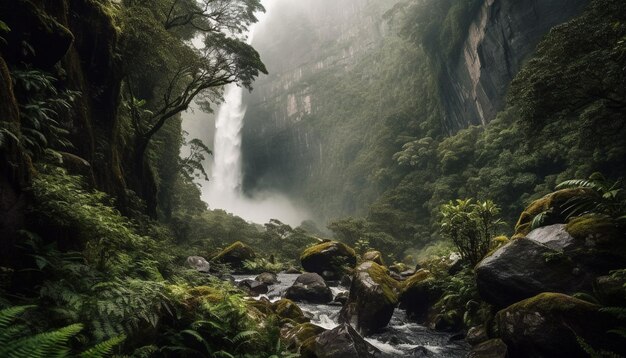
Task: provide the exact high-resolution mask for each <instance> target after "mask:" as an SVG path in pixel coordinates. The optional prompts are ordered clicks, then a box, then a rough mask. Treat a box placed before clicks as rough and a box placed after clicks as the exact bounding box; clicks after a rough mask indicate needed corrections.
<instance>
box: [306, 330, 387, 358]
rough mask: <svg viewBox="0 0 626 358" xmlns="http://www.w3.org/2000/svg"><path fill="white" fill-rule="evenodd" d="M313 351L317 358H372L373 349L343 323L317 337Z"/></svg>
mask: <svg viewBox="0 0 626 358" xmlns="http://www.w3.org/2000/svg"><path fill="white" fill-rule="evenodd" d="M314 351H315V355H316V356H317V357H318V358H366V357H373V356H374V355H373V353H374V351H375V348H373V347H371V346H370V345H369V344H368V343H367V342H366V341H365V340H364V339H363V337H361V336H360V335H359V333H358V332H357V331H355V330H354V328H352V326H350V325H349V324H345V323H344V324H342V325H339V326H337V327H335V328H333V329H332V330H330V331H326V332H323V333H321V334H320V335H318V336H317V338H316V339H315V347H314Z"/></svg>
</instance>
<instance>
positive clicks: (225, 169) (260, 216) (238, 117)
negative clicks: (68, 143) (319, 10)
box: [202, 0, 310, 225]
mask: <svg viewBox="0 0 626 358" xmlns="http://www.w3.org/2000/svg"><path fill="white" fill-rule="evenodd" d="M274 3H275V1H269V0H264V1H263V6H265V8H266V10H267V12H266V14H265V15H267V13H269V12H270V9H271V7H272V6H273V4H274ZM258 17H259V23H260V22H262V19H263V18H264V17H265V16H263V14H259V16H258ZM253 34H254V29H251V31H250V36H249V38H248V43H251V42H252V35H253ZM261 56H262V54H261ZM245 114H246V108H245V105H244V104H243V89H242V88H241V87H238V86H237V85H235V84H231V85H229V86H227V87H226V89H225V91H224V103H222V105H221V106H220V108H219V110H218V112H217V118H216V120H215V136H214V140H213V158H212V159H213V161H212V163H211V169H210V173H211V174H210V176H211V180H210V181H209V182H208V183H206V184H203V186H202V200H204V201H205V202H206V203H208V204H209V207H210V208H211V209H223V210H226V211H228V212H231V213H233V214H235V215H238V216H240V217H242V218H244V219H246V220H248V221H253V222H256V223H261V224H262V223H266V222H268V221H269V220H270V219H279V220H281V221H283V222H285V223H287V224H290V225H299V224H300V223H301V222H302V220H304V219H307V218H309V217H310V216H309V214H308V212H307V211H306V210H303V209H301V208H298V207H296V206H294V205H293V203H292V202H291V201H290V200H289V199H288V198H287V197H286V196H284V195H282V194H280V193H275V192H271V193H270V192H263V193H256V195H254V196H253V197H247V196H246V195H244V193H243V191H242V181H243V173H242V163H241V160H242V158H241V140H242V138H241V130H242V128H243V118H244V116H245Z"/></svg>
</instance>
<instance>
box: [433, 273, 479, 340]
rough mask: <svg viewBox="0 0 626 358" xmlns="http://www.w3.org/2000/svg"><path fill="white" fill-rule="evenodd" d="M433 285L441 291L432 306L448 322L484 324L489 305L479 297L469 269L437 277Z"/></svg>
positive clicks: (470, 325) (469, 325)
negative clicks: (438, 298)
mask: <svg viewBox="0 0 626 358" xmlns="http://www.w3.org/2000/svg"><path fill="white" fill-rule="evenodd" d="M434 285H435V286H436V287H438V288H439V289H440V290H441V291H442V292H443V294H442V296H441V299H440V300H439V301H438V302H437V303H436V304H435V306H434V308H435V309H436V310H437V311H438V312H439V314H441V315H443V316H444V317H445V318H446V319H447V320H448V321H449V322H462V324H463V326H464V327H466V328H469V327H472V326H476V325H481V324H484V323H485V322H486V321H487V320H488V319H489V316H490V307H489V305H487V304H486V303H484V302H483V301H482V299H481V298H480V295H479V294H478V289H477V288H476V278H475V276H474V274H473V272H472V271H471V270H469V269H465V270H463V271H461V272H459V273H457V274H455V275H453V276H443V277H438V278H437V279H436V280H435V282H434Z"/></svg>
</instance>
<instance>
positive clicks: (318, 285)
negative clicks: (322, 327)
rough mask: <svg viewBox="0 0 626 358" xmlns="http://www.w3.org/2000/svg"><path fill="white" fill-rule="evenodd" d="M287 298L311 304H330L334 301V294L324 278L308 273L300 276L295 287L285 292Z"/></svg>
mask: <svg viewBox="0 0 626 358" xmlns="http://www.w3.org/2000/svg"><path fill="white" fill-rule="evenodd" d="M285 298H289V299H291V300H294V301H304V302H311V303H328V302H330V301H332V300H333V294H332V292H331V290H330V288H329V287H328V285H326V282H325V281H324V279H323V278H322V276H320V275H318V274H316V273H311V272H307V273H304V274H302V275H300V276H298V278H297V279H296V281H295V282H294V283H293V285H292V286H291V287H289V288H288V289H287V291H285Z"/></svg>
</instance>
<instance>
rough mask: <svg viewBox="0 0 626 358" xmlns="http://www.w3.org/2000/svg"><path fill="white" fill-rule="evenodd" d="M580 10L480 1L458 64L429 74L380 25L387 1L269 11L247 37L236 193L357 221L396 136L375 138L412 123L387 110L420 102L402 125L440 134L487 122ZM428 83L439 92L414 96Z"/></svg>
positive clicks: (531, 1) (568, 3) (567, 0)
mask: <svg viewBox="0 0 626 358" xmlns="http://www.w3.org/2000/svg"><path fill="white" fill-rule="evenodd" d="M587 2H588V1H587V0H549V1H536V0H522V1H513V0H484V2H483V3H482V5H481V7H480V9H479V11H477V13H476V15H475V16H474V17H473V18H472V19H471V21H470V22H469V24H470V25H469V27H468V29H467V30H464V31H462V34H464V35H465V36H466V38H465V40H464V41H462V42H461V44H462V45H461V49H460V51H458V56H456V57H453V58H444V59H442V60H438V59H434V61H438V66H441V67H440V69H441V70H440V71H439V72H438V73H436V74H433V73H434V71H430V74H429V73H428V71H429V70H428V69H425V68H426V64H425V60H424V54H423V50H422V49H421V48H416V46H415V45H412V44H409V43H408V42H403V41H402V40H399V38H398V36H397V32H398V29H397V28H395V27H394V26H395V24H394V23H393V22H391V23H388V22H387V20H384V17H385V16H384V14H385V13H386V12H387V11H388V10H389V9H390V8H392V7H393V6H394V5H395V4H397V3H399V1H398V0H395V1H394V0H389V1H383V2H378V1H368V0H353V1H350V2H335V1H329V0H324V1H312V0H309V1H302V2H298V3H293V2H287V1H282V2H279V3H278V4H277V6H275V7H274V8H272V9H270V12H269V18H268V19H267V20H266V21H265V23H264V25H263V27H261V28H259V29H258V30H257V31H256V32H255V35H254V41H253V45H254V46H255V48H257V50H258V51H259V53H260V54H261V57H262V59H263V61H264V62H265V63H266V64H267V66H268V70H269V72H270V75H269V76H266V77H264V78H261V79H259V80H257V82H256V83H255V85H254V87H255V90H254V91H253V92H252V93H251V94H250V95H248V96H247V97H246V98H245V102H246V103H247V114H246V117H245V120H244V129H243V160H244V189H245V190H246V191H248V192H250V191H254V190H264V189H270V190H275V189H279V190H283V191H286V192H287V193H289V194H295V195H298V196H299V197H302V198H303V199H304V200H305V201H306V202H307V203H310V204H311V205H312V207H313V210H314V211H317V212H323V214H321V215H322V216H323V217H324V218H328V217H333V216H338V215H349V214H357V213H364V212H365V211H366V209H367V205H369V203H371V202H373V200H375V199H376V197H377V193H379V192H380V191H377V190H381V189H382V190H384V188H385V181H386V180H388V178H386V177H385V172H384V168H385V166H388V165H390V164H389V162H390V161H391V156H392V155H393V153H394V152H396V151H398V150H400V148H399V147H398V142H399V141H400V140H401V138H386V137H385V135H386V132H385V131H386V130H387V129H388V126H389V125H401V124H398V123H399V122H398V121H404V122H405V124H404V125H405V126H406V127H407V129H406V133H403V135H407V136H413V135H416V134H414V133H415V130H412V129H411V128H409V127H410V126H414V127H413V128H415V127H417V126H419V124H418V125H414V124H406V123H409V122H410V121H413V120H414V118H404V119H398V115H397V113H400V112H401V111H402V109H394V108H393V107H398V108H399V107H400V106H405V105H406V103H409V102H412V101H413V102H415V101H422V102H424V101H427V102H428V103H429V104H428V105H426V106H430V107H429V108H428V109H424V105H421V104H420V105H418V107H419V106H422V109H419V110H420V111H421V113H417V112H414V113H413V114H412V116H413V117H415V118H421V119H417V120H422V121H425V120H429V121H431V122H440V123H441V124H440V127H441V130H442V131H443V133H448V134H452V133H455V132H456V131H458V130H459V129H462V128H466V127H468V126H470V125H481V124H483V125H484V124H486V123H488V122H489V121H490V120H492V119H493V118H494V117H495V115H496V113H497V112H498V111H499V110H501V109H502V108H503V106H504V104H505V101H506V92H507V88H508V85H509V83H510V81H511V80H512V79H513V77H514V76H515V74H516V73H517V72H518V71H519V69H520V68H521V66H522V64H523V63H524V61H525V60H526V59H527V58H529V57H530V56H531V55H532V53H533V51H534V49H535V47H536V45H537V44H538V42H539V41H540V40H541V38H542V37H543V35H545V34H546V33H547V32H548V31H549V30H550V29H551V28H552V27H554V26H556V25H558V24H560V23H563V22H565V21H567V20H568V19H570V18H572V17H574V16H575V15H577V14H578V13H580V12H581V11H582V9H583V8H584V6H585V4H586V3H587ZM440 45H441V44H440ZM411 46H412V47H411ZM411 56H413V57H411ZM412 59H413V60H412ZM432 60H433V59H431V61H432ZM411 61H412V63H410V62H411ZM429 76H432V77H436V78H434V79H433V80H432V82H433V83H437V85H436V87H437V88H438V92H437V91H436V90H434V89H433V90H426V92H428V91H430V92H428V93H429V94H427V95H425V94H424V92H425V91H424V89H423V88H424V86H429V84H427V83H429V81H431V79H429V78H428V77H429ZM403 81H404V82H403ZM433 87H435V86H433ZM431 92H432V94H430V93H431ZM435 92H437V93H435ZM420 96H421V97H429V98H416V97H420ZM430 97H433V98H432V99H430ZM434 102H437V103H439V104H438V105H432V103H434ZM390 107H391V108H390ZM394 111H397V113H396V112H394ZM426 117H432V118H428V119H426ZM433 118H434V119H433ZM390 121H393V123H395V124H390V123H392V122H390ZM386 126H387V127H386ZM417 135H419V134H417ZM435 135H436V134H435ZM382 142H384V143H383V144H381V143H382ZM400 146H401V144H400ZM383 161H384V164H381V163H383Z"/></svg>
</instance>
